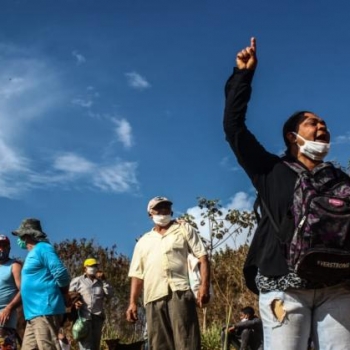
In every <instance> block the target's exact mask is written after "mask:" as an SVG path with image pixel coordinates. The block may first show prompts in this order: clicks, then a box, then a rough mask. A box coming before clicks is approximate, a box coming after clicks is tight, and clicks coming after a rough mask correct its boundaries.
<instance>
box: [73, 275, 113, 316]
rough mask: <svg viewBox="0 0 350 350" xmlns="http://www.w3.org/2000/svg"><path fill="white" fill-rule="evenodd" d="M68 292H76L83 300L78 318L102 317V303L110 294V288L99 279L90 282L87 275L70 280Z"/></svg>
mask: <svg viewBox="0 0 350 350" xmlns="http://www.w3.org/2000/svg"><path fill="white" fill-rule="evenodd" d="M69 291H70V292H78V293H79V294H80V295H81V296H82V298H83V306H82V307H81V308H80V309H79V310H80V316H81V317H85V318H87V319H91V314H93V315H96V316H102V317H103V316H104V312H103V301H104V298H105V297H109V296H110V295H111V294H112V287H111V286H110V285H109V284H108V283H107V282H106V281H104V280H103V281H102V280H100V279H94V280H91V278H89V277H88V276H87V275H85V274H84V275H81V276H78V277H75V278H73V279H72V282H71V283H70V285H69Z"/></svg>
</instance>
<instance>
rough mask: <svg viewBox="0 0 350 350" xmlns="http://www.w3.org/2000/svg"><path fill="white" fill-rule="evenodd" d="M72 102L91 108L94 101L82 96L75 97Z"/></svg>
mask: <svg viewBox="0 0 350 350" xmlns="http://www.w3.org/2000/svg"><path fill="white" fill-rule="evenodd" d="M72 103H73V104H74V105H77V106H80V107H83V108H90V107H91V106H92V105H93V101H91V100H83V99H82V98H75V99H73V100H72Z"/></svg>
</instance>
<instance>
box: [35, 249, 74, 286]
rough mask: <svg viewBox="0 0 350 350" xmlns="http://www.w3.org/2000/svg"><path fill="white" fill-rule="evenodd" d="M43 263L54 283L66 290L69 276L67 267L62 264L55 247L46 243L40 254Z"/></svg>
mask: <svg viewBox="0 0 350 350" xmlns="http://www.w3.org/2000/svg"><path fill="white" fill-rule="evenodd" d="M42 257H43V260H44V265H45V266H46V267H47V269H48V270H49V271H50V274H51V275H52V277H53V279H54V281H55V283H56V284H57V286H58V287H60V288H61V289H62V290H66V292H68V288H69V282H70V276H69V273H68V270H67V268H66V267H65V266H64V265H63V263H62V261H61V259H60V258H59V257H58V255H57V253H56V251H55V249H54V248H53V247H52V246H51V245H49V244H48V246H46V247H45V250H44V252H43V254H42Z"/></svg>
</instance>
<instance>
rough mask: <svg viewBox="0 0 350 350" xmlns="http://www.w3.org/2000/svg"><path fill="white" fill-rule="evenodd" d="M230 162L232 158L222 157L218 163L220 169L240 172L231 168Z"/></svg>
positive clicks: (236, 168)
mask: <svg viewBox="0 0 350 350" xmlns="http://www.w3.org/2000/svg"><path fill="white" fill-rule="evenodd" d="M232 160H233V158H232V157H227V156H226V157H224V158H222V159H221V161H220V166H221V167H222V168H224V169H227V170H229V171H238V170H240V168H239V167H237V166H233V165H232Z"/></svg>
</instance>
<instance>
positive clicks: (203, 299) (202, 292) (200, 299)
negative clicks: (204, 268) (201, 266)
mask: <svg viewBox="0 0 350 350" xmlns="http://www.w3.org/2000/svg"><path fill="white" fill-rule="evenodd" d="M209 300H210V293H209V287H208V288H207V287H205V286H202V285H201V286H200V287H199V290H198V292H197V304H198V306H199V307H203V306H204V305H205V304H208V303H209Z"/></svg>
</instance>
